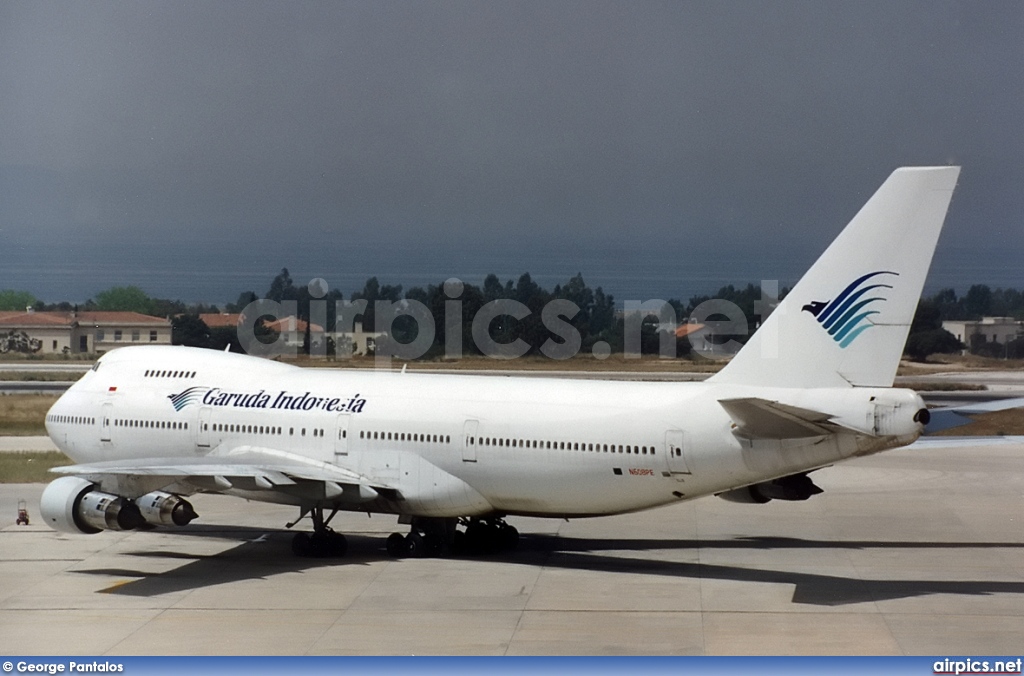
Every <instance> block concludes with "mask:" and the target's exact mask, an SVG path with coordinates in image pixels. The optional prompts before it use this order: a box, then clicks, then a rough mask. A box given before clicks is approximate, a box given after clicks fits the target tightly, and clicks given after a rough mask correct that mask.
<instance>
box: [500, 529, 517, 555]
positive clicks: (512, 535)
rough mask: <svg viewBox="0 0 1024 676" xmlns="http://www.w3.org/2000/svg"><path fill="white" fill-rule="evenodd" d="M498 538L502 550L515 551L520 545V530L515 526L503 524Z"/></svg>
mask: <svg viewBox="0 0 1024 676" xmlns="http://www.w3.org/2000/svg"><path fill="white" fill-rule="evenodd" d="M498 540H499V542H500V543H501V550H502V551H506V552H514V551H515V550H516V549H517V548H518V547H519V531H518V530H516V527H515V526H509V525H505V526H502V527H501V528H500V529H499V530H498Z"/></svg>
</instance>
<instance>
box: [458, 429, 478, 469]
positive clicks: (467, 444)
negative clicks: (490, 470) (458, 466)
mask: <svg viewBox="0 0 1024 676" xmlns="http://www.w3.org/2000/svg"><path fill="white" fill-rule="evenodd" d="M479 429H480V421H479V420H467V421H466V424H465V425H464V426H463V428H462V462H476V445H477V442H478V441H479V439H478V438H477V435H476V433H477V430H479Z"/></svg>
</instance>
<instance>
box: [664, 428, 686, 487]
mask: <svg viewBox="0 0 1024 676" xmlns="http://www.w3.org/2000/svg"><path fill="white" fill-rule="evenodd" d="M687 451H688V449H687V448H686V434H685V433H684V432H683V431H682V430H668V431H667V432H665V462H667V463H668V471H669V474H670V475H671V476H672V477H673V478H674V479H676V480H677V481H683V480H684V479H685V478H686V477H688V476H690V474H691V472H690V468H689V466H687V464H686V454H687Z"/></svg>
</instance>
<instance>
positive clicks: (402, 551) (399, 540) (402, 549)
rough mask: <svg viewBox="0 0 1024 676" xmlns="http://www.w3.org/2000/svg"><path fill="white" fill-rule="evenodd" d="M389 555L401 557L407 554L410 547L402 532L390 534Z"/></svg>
mask: <svg viewBox="0 0 1024 676" xmlns="http://www.w3.org/2000/svg"><path fill="white" fill-rule="evenodd" d="M386 547H387V550H388V555H390V556H392V557H394V558H396V559H400V558H402V557H403V556H405V555H406V554H407V553H408V551H409V548H408V546H407V545H406V543H405V536H404V535H402V534H401V533H392V534H391V535H389V536H388V539H387V544H386Z"/></svg>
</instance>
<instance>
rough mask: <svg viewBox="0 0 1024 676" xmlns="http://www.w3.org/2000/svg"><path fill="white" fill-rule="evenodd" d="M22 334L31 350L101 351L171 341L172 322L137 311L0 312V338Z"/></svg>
mask: <svg viewBox="0 0 1024 676" xmlns="http://www.w3.org/2000/svg"><path fill="white" fill-rule="evenodd" d="M12 334H14V335H15V336H19V335H21V334H24V335H25V336H27V338H28V340H29V341H30V344H29V348H30V349H29V351H30V352H32V353H34V354H102V353H104V352H106V351H108V350H112V349H114V348H116V347H123V346H125V345H170V344H171V323H170V322H169V321H167V320H166V319H161V318H160V317H151V316H149V315H144V314H139V313H138V312H36V311H34V310H31V309H29V310H26V311H25V312H0V338H3V337H5V336H11V335H12Z"/></svg>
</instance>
